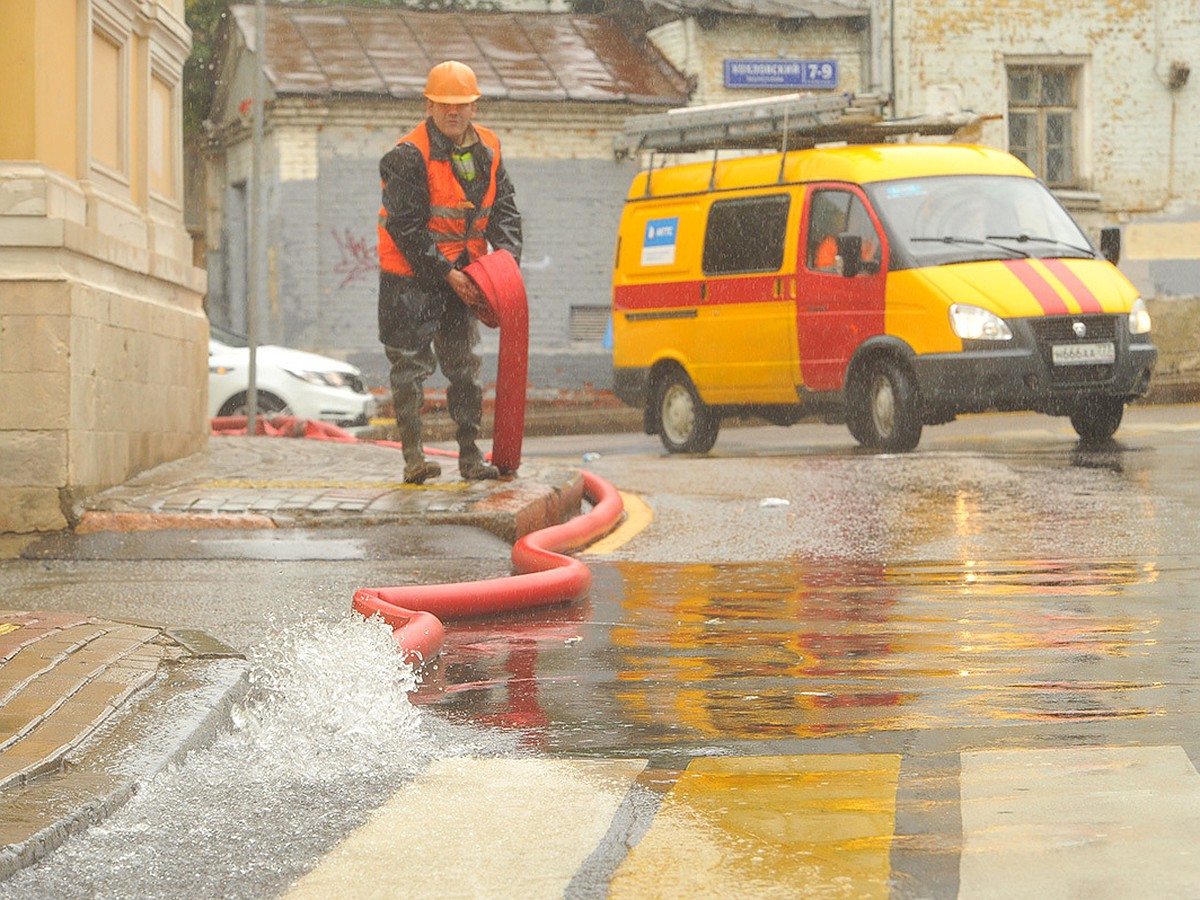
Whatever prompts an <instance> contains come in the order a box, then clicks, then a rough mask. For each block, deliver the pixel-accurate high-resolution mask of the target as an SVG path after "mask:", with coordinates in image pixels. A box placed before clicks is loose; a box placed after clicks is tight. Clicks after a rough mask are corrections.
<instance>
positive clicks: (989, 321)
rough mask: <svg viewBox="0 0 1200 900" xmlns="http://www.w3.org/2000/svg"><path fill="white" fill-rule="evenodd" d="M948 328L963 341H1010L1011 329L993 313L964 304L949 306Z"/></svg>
mask: <svg viewBox="0 0 1200 900" xmlns="http://www.w3.org/2000/svg"><path fill="white" fill-rule="evenodd" d="M950 327H951V328H953V329H954V333H955V334H957V335H958V336H959V337H960V338H962V339H963V340H964V341H1011V340H1012V329H1011V328H1009V327H1008V323H1007V322H1005V321H1004V320H1003V319H1002V318H1000V317H999V316H998V315H996V314H995V313H993V312H988V311H987V310H986V309H981V308H980V307H978V306H969V305H967V304H966V303H952V304H951V305H950Z"/></svg>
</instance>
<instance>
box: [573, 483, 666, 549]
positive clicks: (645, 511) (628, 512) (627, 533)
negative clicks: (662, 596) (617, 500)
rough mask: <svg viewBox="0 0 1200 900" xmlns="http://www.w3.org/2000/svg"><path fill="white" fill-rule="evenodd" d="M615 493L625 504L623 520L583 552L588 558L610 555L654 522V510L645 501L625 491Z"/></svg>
mask: <svg viewBox="0 0 1200 900" xmlns="http://www.w3.org/2000/svg"><path fill="white" fill-rule="evenodd" d="M617 493H618V494H620V495H621V502H622V503H624V504H625V519H624V520H623V521H622V522H621V524H620V525H618V526H617V527H616V528H614V529H613V530H612V531H610V532H609V533H608V534H606V535H605V536H604V537H602V538H600V540H598V541H596V543H594V544H592V545H591V546H589V547H587V548H586V549H585V550H583V551H582V552H583V553H585V554H588V555H590V556H602V555H603V554H605V553H612V552H613V551H614V550H616V549H617V548H619V547H623V546H624V545H625V544H627V543H629V542H630V541H631V540H633V539H634V538H635V537H637V536H638V535H639V534H641V532H642V531H644V530H645V528H646V526H647V525H649V524H650V523H651V522H653V521H654V510H652V509H651V508H650V507H649V506H648V505H647V504H646V501H645V500H643V499H642V498H641V497H639V496H638V495H637V494H627V493H626V492H625V491H617Z"/></svg>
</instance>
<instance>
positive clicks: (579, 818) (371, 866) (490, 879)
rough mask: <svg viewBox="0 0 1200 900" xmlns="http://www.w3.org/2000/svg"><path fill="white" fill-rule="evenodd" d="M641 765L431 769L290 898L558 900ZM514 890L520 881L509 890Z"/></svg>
mask: <svg viewBox="0 0 1200 900" xmlns="http://www.w3.org/2000/svg"><path fill="white" fill-rule="evenodd" d="M645 767H646V761H645V760H620V759H618V760H555V759H476V758H461V757H459V758H452V759H442V760H437V761H435V762H433V763H432V764H430V766H429V767H428V768H427V769H426V770H425V771H424V772H423V773H422V774H421V775H420V776H418V777H417V778H416V779H414V780H413V781H412V782H410V783H408V784H406V785H405V786H403V787H402V788H400V789H399V790H398V791H397V792H396V793H395V794H394V795H393V796H392V797H391V799H389V800H388V802H387V803H385V804H384V805H383V806H381V807H380V808H379V809H378V810H376V812H375V813H374V814H373V815H372V817H371V819H370V820H369V821H368V822H367V823H366V824H365V825H363V826H362V827H361V828H359V829H358V830H357V831H355V832H353V833H352V834H351V835H350V836H349V837H348V838H347V839H346V840H345V841H344V842H343V843H342V844H340V845H339V846H338V847H336V848H335V849H334V850H333V851H331V852H330V853H329V854H328V855H327V856H326V857H325V858H324V859H323V860H322V861H321V863H320V864H319V865H318V867H317V868H315V869H314V870H312V871H311V872H309V873H308V874H307V875H306V876H304V877H303V878H301V879H300V880H299V881H297V882H296V884H295V885H294V886H293V887H292V889H291V891H290V892H289V894H288V896H289V897H292V898H309V897H311V898H322V900H324V898H327V897H334V896H336V897H346V898H361V897H451V896H454V897H503V896H512V895H513V891H514V887H515V886H516V884H519V886H520V896H521V897H522V898H534V897H555V898H561V897H562V896H563V893H564V890H565V889H566V887H567V885H568V884H569V883H570V881H571V878H572V876H573V875H574V874H575V872H576V870H577V869H578V868H579V866H580V865H581V863H582V862H583V861H584V860H585V859H586V858H587V857H588V855H589V854H591V853H592V851H593V850H594V849H595V848H596V846H597V845H598V844H599V843H600V841H601V840H602V839H603V838H604V836H605V833H606V832H607V830H608V827H609V823H610V821H611V820H612V818H613V815H614V813H615V812H616V810H617V808H618V807H619V806H620V805H621V802H622V800H623V799H624V798H625V796H626V794H627V793H628V792H629V790H630V788H631V786H632V785H633V783H634V782H635V780H636V779H637V777H638V775H639V774H640V773H641V772H642V770H643V769H644V768H645ZM514 878H517V879H519V881H517V882H514Z"/></svg>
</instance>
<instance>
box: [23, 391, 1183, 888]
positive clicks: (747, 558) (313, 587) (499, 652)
mask: <svg viewBox="0 0 1200 900" xmlns="http://www.w3.org/2000/svg"><path fill="white" fill-rule="evenodd" d="M584 453H598V454H599V457H598V458H596V459H591V460H590V461H589V462H587V463H586V464H585V463H583V462H581V460H582V457H583V454H584ZM525 455H526V456H538V457H556V458H560V459H563V460H568V461H576V462H578V464H579V465H581V466H584V465H586V467H587V468H590V469H592V470H594V471H596V472H597V473H598V474H600V475H601V476H603V477H605V478H606V479H608V480H609V481H611V482H612V483H613V484H614V485H615V486H617V487H618V488H619V489H620V490H622V491H626V492H631V493H634V494H637V495H638V496H640V497H641V498H642V499H643V500H644V501H645V502H646V504H647V505H648V506H649V508H650V510H652V513H653V519H652V521H650V522H649V524H648V525H647V526H646V527H645V528H644V529H642V530H640V531H638V532H637V533H636V534H630V535H629V539H628V541H627V542H626V543H624V544H622V545H620V546H619V547H617V548H616V549H614V550H611V551H610V552H606V553H604V554H600V555H585V556H584V558H585V560H586V561H587V562H588V564H589V566H590V567H591V568H592V570H593V575H594V579H595V581H594V588H593V591H592V594H591V597H590V598H589V599H588V600H587V601H586V602H583V603H580V604H576V605H573V606H570V607H565V608H560V609H552V610H546V611H541V612H536V613H532V614H527V615H523V616H519V617H512V618H507V619H503V620H494V621H487V622H476V623H453V624H451V625H450V626H449V627H448V639H447V644H446V647H445V650H444V652H443V654H442V656H441V657H440V658H439V659H438V660H437V661H436V662H435V664H434V665H433V666H431V667H430V668H429V670H428V671H427V672H426V673H425V678H424V683H423V684H422V685H421V686H420V687H419V688H417V689H416V690H415V691H413V692H412V693H411V694H410V695H409V696H410V699H411V701H412V703H413V704H414V705H415V706H416V707H417V708H420V709H422V710H424V711H428V712H431V713H432V714H433V715H434V716H435V718H436V719H438V720H439V721H444V722H447V723H448V724H449V725H451V726H453V727H460V726H461V727H470V728H475V727H477V726H484V729H485V731H488V732H494V733H497V734H501V735H503V736H504V738H503V739H504V740H505V741H509V742H511V744H512V746H513V747H515V748H517V749H519V750H520V751H523V752H529V753H533V754H535V755H537V756H554V757H559V756H561V757H572V758H578V757H581V756H582V757H596V758H602V759H609V758H616V757H619V758H626V759H629V758H637V759H643V760H647V761H648V768H647V770H646V771H647V773H649V774H645V775H643V776H642V777H641V778H640V779H639V784H640V785H641V787H642V788H643V789H644V791H646V792H647V793H648V795H649V796H651V797H652V800H653V802H651V803H650V805H649V807H648V811H647V810H646V809H643V810H642V811H641V812H637V811H636V810H635V812H634V814H632V819H633V822H634V824H633V825H632V826H630V833H631V834H633V835H634V837H632V838H631V837H628V836H626V837H623V838H622V839H621V840H622V841H624V842H625V843H633V842H635V841H636V840H637V839H640V838H641V837H642V836H643V835H645V834H647V833H649V834H650V835H651V836H653V834H654V832H653V831H650V829H651V823H652V820H653V819H654V816H655V813H656V812H657V811H658V809H659V807H658V804H659V803H660V802H663V798H664V797H666V798H668V799H669V798H671V797H673V796H674V795H673V794H670V793H669V792H670V791H671V790H672V789H673V788H674V786H675V785H677V784H680V783H681V782H680V777H681V773H682V772H684V771H685V770H687V769H688V767H689V766H691V765H693V764H694V763H695V762H696V761H697V760H706V759H724V758H731V759H742V758H786V759H793V758H801V757H805V758H814V759H815V758H822V757H823V755H829V756H830V757H831V758H833V757H837V758H850V757H854V758H865V759H871V760H884V759H886V760H894V761H895V762H894V765H895V771H894V775H893V783H894V794H893V796H892V800H890V801H889V802H890V803H892V804H894V811H893V812H890V813H889V815H888V819H889V821H890V822H891V823H892V827H893V828H894V834H892V835H890V843H889V844H888V845H887V846H888V847H889V848H890V849H888V850H886V852H885V856H886V858H888V859H889V860H890V874H887V875H886V879H885V880H886V885H887V886H886V887H885V888H884V895H886V891H887V887H890V889H891V891H892V894H893V896H956V895H958V896H977V895H985V894H986V891H984V892H980V891H979V890H978V885H979V884H984V883H988V880H989V878H990V879H991V881H992V882H994V881H995V875H994V873H991V874H989V873H988V871H987V870H986V867H982V868H981V867H980V866H979V865H976V863H975V862H973V861H974V860H975V859H976V857H975V856H973V855H972V854H971V853H969V852H968V850H970V849H971V848H974V847H977V846H980V844H979V841H980V840H981V838H980V835H982V836H985V837H987V839H988V840H992V839H995V838H996V836H997V835H1004V834H1005V832H1003V830H1002V829H998V828H997V826H996V825H995V821H1002V819H1001V820H997V819H988V818H987V815H988V810H989V807H988V806H987V804H986V800H987V798H988V796H989V795H988V794H987V791H986V790H983V793H982V794H981V800H980V805H978V806H971V807H970V809H971V810H976V809H979V810H982V812H981V813H979V815H978V816H976V814H975V813H973V812H972V813H971V814H968V811H967V807H966V806H965V805H964V798H965V797H967V796H969V795H970V791H971V790H972V789H974V787H975V786H978V785H980V784H982V785H985V786H987V785H991V784H993V783H995V779H997V778H1000V777H1001V776H999V775H996V774H995V773H996V772H997V771H1007V770H1003V769H997V768H996V767H997V766H998V765H999V762H998V761H1002V760H1004V759H1006V757H1004V755H1003V754H1004V753H1005V752H1008V751H1013V752H1016V751H1020V752H1021V753H1022V754H1029V753H1035V752H1051V751H1064V752H1081V751H1082V750H1084V749H1091V748H1125V749H1129V750H1130V751H1133V752H1136V751H1140V750H1144V751H1146V752H1152V751H1153V752H1157V749H1156V748H1173V749H1177V750H1178V751H1179V753H1180V754H1181V755H1182V758H1184V760H1185V762H1186V760H1187V759H1190V760H1191V762H1192V764H1193V765H1194V764H1195V762H1196V761H1200V725H1198V724H1197V723H1200V717H1198V716H1197V713H1198V712H1200V709H1198V707H1200V620H1198V619H1197V616H1196V615H1195V613H1194V609H1195V607H1196V605H1197V603H1198V602H1200V549H1197V548H1200V541H1198V540H1197V537H1198V534H1197V531H1198V530H1200V524H1198V521H1200V520H1198V517H1197V515H1196V512H1197V510H1200V408H1197V407H1194V406H1178V407H1161V408H1146V409H1134V410H1132V411H1130V412H1129V413H1128V415H1127V419H1126V424H1125V425H1124V426H1123V427H1122V429H1121V431H1120V432H1118V436H1117V440H1116V441H1114V442H1113V443H1111V444H1109V445H1106V446H1104V447H1099V448H1090V449H1089V448H1082V447H1080V446H1079V444H1078V443H1077V441H1076V440H1075V439H1074V435H1073V433H1072V432H1071V431H1070V428H1069V426H1068V425H1067V424H1066V423H1065V421H1062V420H1055V419H1049V418H1045V417H1038V416H1029V415H1012V416H988V417H973V418H970V419H967V420H964V421H962V422H957V423H953V424H951V425H948V426H942V427H939V428H935V429H929V430H927V431H926V435H925V437H924V439H923V441H922V444H921V446H920V447H919V449H918V450H917V451H916V452H914V453H911V454H906V455H903V456H878V455H873V454H867V453H864V452H862V451H860V450H858V449H856V448H855V447H854V445H853V443H852V441H851V440H850V438H849V436H848V435H847V434H846V432H845V430H844V429H842V428H838V427H833V426H823V425H800V426H793V427H792V428H788V429H779V428H772V427H763V428H744V429H726V430H725V431H723V433H722V435H721V438H720V440H719V441H718V443H717V446H716V448H715V450H714V452H713V454H712V455H710V456H707V457H698V458H690V457H668V456H667V455H666V454H665V453H664V452H663V451H662V450H661V447H660V445H659V444H658V443H657V439H654V438H650V437H646V436H642V435H605V436H593V437H571V438H545V439H543V438H539V439H530V440H527V441H526V445H525ZM429 531H430V530H428V529H427V530H426V531H425V532H422V533H417V532H412V533H405V532H403V531H402V530H397V529H394V528H393V529H360V530H356V531H347V532H341V531H338V532H333V531H330V530H321V531H319V532H305V533H297V534H294V535H286V534H285V535H265V534H263V535H255V534H253V533H251V534H239V535H236V536H228V537H225V536H221V535H212V534H206V535H203V536H197V535H188V534H186V533H182V534H178V533H177V534H164V535H139V536H137V538H136V539H131V538H129V537H128V536H125V537H122V536H115V535H93V536H87V537H82V538H61V539H58V540H57V541H47V542H44V543H43V544H42V545H40V546H39V548H38V552H39V553H40V555H41V557H42V558H40V559H31V560H11V561H5V562H3V563H0V579H2V580H3V584H4V587H5V595H6V602H7V603H8V604H9V605H11V606H16V607H28V608H42V609H71V610H80V611H85V612H89V613H93V614H97V615H106V616H118V615H119V616H121V617H130V616H133V617H137V618H142V619H146V620H149V621H154V622H169V623H171V624H176V625H181V626H194V627H199V628H204V629H206V630H209V631H210V632H211V633H212V634H214V635H215V636H217V637H219V638H221V639H222V640H224V641H226V642H228V643H230V644H232V645H234V646H236V647H239V648H241V649H244V650H247V651H249V652H251V653H252V654H253V653H255V652H262V651H261V649H260V650H257V651H256V648H262V647H263V646H267V647H269V641H268V640H267V639H268V638H269V635H270V633H271V632H273V631H279V630H281V629H285V628H287V627H290V626H292V625H294V624H295V623H304V622H309V623H324V624H329V623H336V622H338V621H339V620H342V619H344V618H345V616H346V613H347V610H348V607H349V598H350V596H351V594H352V593H353V591H354V590H355V589H356V588H358V587H362V586H367V585H383V584H400V583H408V582H412V581H428V582H440V581H452V580H464V579H469V578H479V577H490V576H495V575H502V574H504V573H506V572H507V570H508V558H507V547H506V545H504V544H503V543H502V542H500V541H498V540H496V539H494V538H492V537H491V536H488V535H483V534H479V533H477V532H473V531H471V530H469V529H458V528H447V529H445V530H444V531H442V530H440V529H439V530H437V531H436V532H434V533H432V534H431V533H429ZM264 642H265V643H264ZM1021 758H1022V759H1023V760H1025V759H1029V757H1026V756H1022V757H1021ZM1139 759H1140V757H1139ZM247 763H248V764H249V763H250V761H249V760H247ZM1121 765H1124V764H1123V763H1122V764H1118V763H1114V762H1110V761H1108V760H1107V757H1106V758H1105V761H1104V762H1102V763H1100V764H1097V768H1098V770H1099V771H1103V772H1109V771H1113V770H1117V769H1120V768H1121ZM988 766H991V767H992V768H990V769H989V768H988ZM981 767H982V768H981ZM1022 767H1023V768H1021V769H1020V771H1026V769H1027V765H1026V763H1024V762H1023V763H1022ZM979 772H983V773H984V774H983V775H979V774H977V773H979ZM988 773H991V774H988ZM1192 774H1193V775H1194V770H1193V771H1192ZM985 776H986V777H985ZM989 778H990V779H992V780H991V781H989V780H988V779H989ZM981 779H982V780H981ZM860 781H861V779H860ZM1019 790H1025V788H1020V789H1019ZM1173 790H1175V787H1170V788H1168V792H1170V791H1173ZM1133 793H1134V794H1136V793H1137V791H1136V790H1135V791H1133ZM370 802H378V800H372V801H370ZM1006 814H1008V813H1007V812H1006V811H1005V810H1000V811H999V812H997V813H995V815H996V816H1003V815H1006ZM973 816H974V817H973ZM979 816H982V818H980V817H979ZM351 819H353V817H351ZM348 821H349V820H348ZM346 827H349V825H341V826H336V827H335V830H336V829H337V828H346ZM1174 830H1175V831H1176V832H1178V833H1179V835H1182V837H1183V838H1186V839H1188V840H1192V841H1193V843H1194V838H1196V837H1197V836H1198V835H1200V822H1197V821H1196V820H1195V819H1189V818H1186V817H1185V818H1184V820H1183V825H1182V826H1179V827H1176V828H1174ZM1081 833H1082V834H1083V840H1084V842H1085V843H1086V842H1087V840H1089V839H1091V838H1089V834H1090V833H1089V832H1087V831H1086V829H1084V831H1083V832H1081ZM336 837H337V835H336V834H331V835H329V837H328V841H330V842H332V841H334V840H336ZM1091 837H1092V838H1094V835H1092V836H1091ZM1012 840H1014V841H1015V838H1013V839H1012ZM314 843H315V844H317V845H320V844H321V843H322V841H321V840H320V839H316V838H314ZM653 843H654V841H653V839H652V837H647V838H646V840H645V841H644V846H647V847H649V846H651V845H653ZM1001 844H1002V846H1001V850H1005V849H1006V848H1007V849H1011V846H1010V845H1008V844H1003V840H1001ZM231 852H232V851H231ZM278 852H280V853H281V854H282V853H283V852H284V851H283V850H282V849H281V850H279V851H278ZM647 852H649V851H647ZM1172 852H1174V851H1172ZM1001 855H1002V854H1001ZM1143 855H1145V854H1143ZM618 856H619V854H618ZM1150 856H1152V854H1151V855H1150ZM989 858H992V857H989ZM1148 858H1149V857H1148ZM1168 859H1175V857H1173V856H1172V857H1168ZM304 864H306V863H303V864H302V863H301V862H297V863H296V864H295V866H294V867H293V869H291V870H289V869H286V867H285V870H284V873H283V874H277V875H273V876H272V875H262V876H256V877H261V881H259V882H257V883H256V885H257V890H256V891H251V893H252V894H253V893H257V892H262V893H266V894H271V893H275V892H278V891H279V890H280V889H281V888H282V887H283V886H285V885H286V884H287V883H288V880H289V877H290V876H289V875H288V874H287V872H289V871H294V869H295V868H303V865H304ZM619 864H620V859H619V858H618V859H617V860H616V861H613V862H611V863H605V864H594V865H593V866H592V868H591V869H588V870H587V872H588V873H589V874H586V875H585V876H584V877H582V880H580V877H579V876H577V879H576V881H575V882H573V888H572V891H571V893H572V894H575V895H580V896H583V895H595V894H596V893H597V891H599V892H600V893H603V889H604V886H605V885H608V884H610V883H611V884H612V885H613V889H614V893H620V891H618V890H616V888H617V887H619V886H620V885H622V884H630V883H632V884H634V885H636V884H637V882H636V879H635V878H634V877H633V876H632V875H631V876H628V877H627V878H624V880H622V879H621V878H618V879H615V880H614V872H615V870H616V867H617V866H618V865H619ZM1154 865H1155V866H1156V867H1157V868H1159V869H1163V868H1164V866H1163V865H1162V864H1161V863H1160V862H1159V861H1158V860H1154ZM1165 868H1166V869H1170V868H1171V866H1170V865H1169V864H1168V865H1167V866H1165ZM1007 877H1009V878H1012V879H1013V881H1012V886H1013V890H1012V891H1011V892H1010V893H1009V895H1019V894H1022V893H1024V891H1022V890H1020V889H1019V887H1020V886H1021V885H1022V884H1024V882H1022V881H1021V880H1020V877H1021V875H1020V873H1018V872H1010V873H1009V874H1008V876H1007ZM1031 877H1032V876H1031ZM631 879H633V880H631ZM1101 880H1103V879H1101ZM34 883H35V884H36V883H37V882H36V879H35V881H34ZM863 883H864V884H867V883H866V882H863ZM880 883H883V882H880ZM1120 884H1121V883H1120V882H1113V883H1110V884H1109V887H1108V890H1109V893H1108V894H1106V893H1105V891H1104V890H1101V891H1099V892H1098V894H1097V896H1105V895H1111V896H1119V895H1120V892H1119V887H1120ZM872 885H873V886H874V887H876V888H877V887H878V886H879V884H877V883H876V882H870V884H868V885H867V886H872ZM1114 885H1116V887H1115V888H1114ZM1030 890H1031V891H1032V888H1031V889H1030ZM1113 890H1117V893H1112V891H1113ZM191 892H192V893H193V894H198V895H204V894H205V893H206V892H205V889H204V888H203V887H200V888H192V889H191ZM35 893H36V891H35ZM637 893H638V892H637V891H636V890H633V891H632V894H633V895H637ZM862 893H865V894H876V895H877V894H878V891H877V890H876V891H865V890H864V891H862ZM999 893H1000V894H1001V895H1004V894H1005V893H1006V892H1005V891H1000V892H999Z"/></svg>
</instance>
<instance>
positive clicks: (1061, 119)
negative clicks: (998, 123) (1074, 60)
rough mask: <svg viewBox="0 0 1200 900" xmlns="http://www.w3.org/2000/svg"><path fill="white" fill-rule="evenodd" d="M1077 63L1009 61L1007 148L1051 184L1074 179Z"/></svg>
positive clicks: (1068, 183) (1063, 184) (1067, 183)
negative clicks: (1041, 63) (1017, 64)
mask: <svg viewBox="0 0 1200 900" xmlns="http://www.w3.org/2000/svg"><path fill="white" fill-rule="evenodd" d="M1078 97H1079V68H1078V67H1077V66H1036V65H1025V66H1009V68H1008V149H1009V151H1010V152H1011V153H1012V154H1013V155H1014V156H1016V157H1018V158H1020V159H1021V161H1022V162H1024V163H1025V165H1027V166H1029V168H1031V169H1033V171H1034V172H1035V173H1036V174H1037V175H1038V176H1039V177H1040V178H1041V179H1042V180H1043V181H1045V182H1046V183H1047V184H1048V185H1050V186H1051V187H1075V186H1076V185H1077V184H1078V181H1079V173H1078V165H1077V155H1078V154H1077V153H1076V146H1075V145H1076V131H1077V125H1078V117H1079V100H1078Z"/></svg>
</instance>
